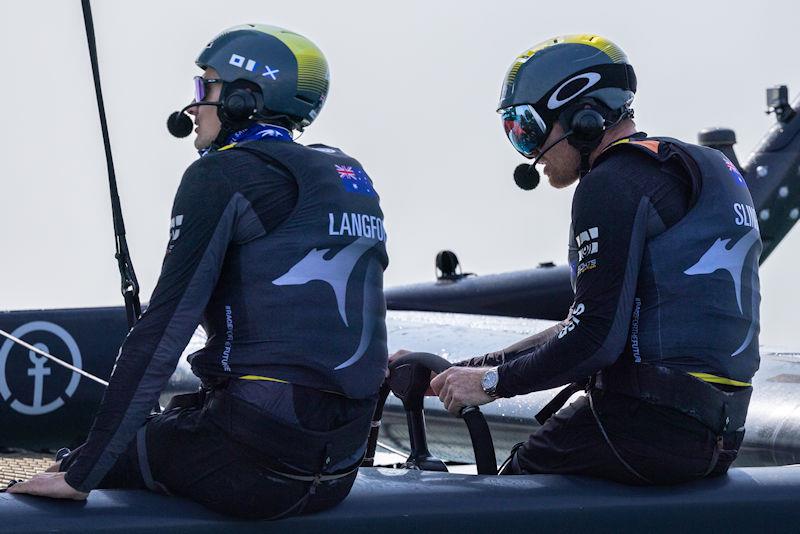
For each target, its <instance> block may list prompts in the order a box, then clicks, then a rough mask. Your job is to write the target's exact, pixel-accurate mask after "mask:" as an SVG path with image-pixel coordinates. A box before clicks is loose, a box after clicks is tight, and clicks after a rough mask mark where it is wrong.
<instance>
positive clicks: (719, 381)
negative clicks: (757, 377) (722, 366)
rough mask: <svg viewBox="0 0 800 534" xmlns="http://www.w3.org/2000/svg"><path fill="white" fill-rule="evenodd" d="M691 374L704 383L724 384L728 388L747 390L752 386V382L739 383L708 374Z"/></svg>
mask: <svg viewBox="0 0 800 534" xmlns="http://www.w3.org/2000/svg"><path fill="white" fill-rule="evenodd" d="M689 374H690V375H692V376H693V377H695V378H699V379H700V380H702V381H703V382H710V383H712V384H724V385H726V386H737V387H741V388H746V387H748V386H750V385H751V384H750V382H739V381H738V380H732V379H730V378H725V377H722V376H716V375H711V374H708V373H689Z"/></svg>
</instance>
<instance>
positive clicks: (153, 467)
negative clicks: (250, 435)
mask: <svg viewBox="0 0 800 534" xmlns="http://www.w3.org/2000/svg"><path fill="white" fill-rule="evenodd" d="M79 454H80V448H77V449H75V450H74V451H72V453H70V455H69V456H67V457H66V458H65V459H64V460H63V461H62V464H61V470H62V471H65V470H66V469H68V468H69V465H70V464H71V461H73V460H74V458H76V457H77V456H78V455H79ZM355 477H356V472H355V471H353V472H352V473H350V474H348V475H347V476H344V477H342V478H339V479H336V480H331V481H326V482H323V483H321V484H320V485H319V486H318V487H317V488H315V491H314V493H313V495H310V496H308V498H307V499H306V501H305V502H304V503H303V504H302V506H298V507H297V508H295V509H293V510H292V511H291V512H290V513H289V514H287V515H294V514H297V513H310V512H315V511H319V510H324V509H326V508H330V507H332V506H335V505H336V504H338V503H339V502H341V501H342V500H343V499H344V498H345V497H346V496H347V495H348V493H349V492H350V488H351V487H352V485H353V482H354V481H355ZM98 488H130V489H151V490H155V491H160V492H162V493H167V494H171V495H179V496H182V497H186V498H189V499H191V500H194V501H196V502H199V503H200V504H203V505H205V506H206V507H208V508H210V509H212V510H214V511H217V512H220V513H222V514H226V515H232V516H237V517H242V518H250V519H265V518H272V517H274V516H276V515H278V514H281V513H283V512H285V511H286V510H289V509H290V508H292V506H294V505H295V504H297V503H298V502H300V501H301V500H302V499H304V497H306V496H307V495H308V493H309V489H310V482H305V481H298V480H291V479H289V478H286V477H282V476H279V475H277V474H276V473H275V472H274V471H273V470H271V469H270V468H269V465H268V464H267V463H265V462H263V461H260V459H259V453H258V452H257V451H255V450H252V449H250V448H249V447H247V446H246V445H243V444H242V443H240V442H237V441H234V440H232V439H231V438H230V437H228V436H227V435H226V433H225V432H223V431H222V430H220V428H219V427H218V426H217V425H215V424H214V423H213V422H211V420H210V418H209V417H208V416H207V414H205V413H204V410H203V408H202V406H189V407H179V408H171V409H168V410H166V411H164V412H162V413H160V414H157V415H153V416H151V417H150V418H149V419H148V420H147V423H146V424H145V426H143V427H142V429H141V430H140V431H139V433H138V434H137V436H136V439H134V440H133V441H132V442H131V444H130V445H129V446H128V448H127V450H126V451H125V452H124V453H123V454H121V455H120V456H119V458H118V459H117V461H116V463H115V464H114V466H113V467H112V468H111V470H110V471H109V472H108V474H106V476H105V477H104V478H103V480H102V482H101V483H100V485H99V486H98Z"/></svg>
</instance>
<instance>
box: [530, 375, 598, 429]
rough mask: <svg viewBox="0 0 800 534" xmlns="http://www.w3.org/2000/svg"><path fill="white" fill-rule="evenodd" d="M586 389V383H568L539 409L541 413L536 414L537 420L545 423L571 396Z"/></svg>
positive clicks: (541, 423)
mask: <svg viewBox="0 0 800 534" xmlns="http://www.w3.org/2000/svg"><path fill="white" fill-rule="evenodd" d="M584 389H586V383H583V384H581V383H579V382H574V383H572V384H570V385H568V386H567V387H565V388H564V389H562V390H561V391H559V392H558V393H557V394H556V396H555V397H553V400H551V401H550V402H548V403H547V404H545V405H544V408H542V409H541V410H539V413H537V414H536V416H535V418H536V421H538V422H539V424H540V425H543V424H544V423H545V421H547V420H548V419H550V417H552V416H553V414H554V413H556V412H557V411H558V410H560V409H561V407H562V406H564V405H565V404H566V403H567V401H568V400H569V398H570V397H572V396H573V395H574V394H575V393H577V392H579V391H583V390H584Z"/></svg>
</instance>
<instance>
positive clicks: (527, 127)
mask: <svg viewBox="0 0 800 534" xmlns="http://www.w3.org/2000/svg"><path fill="white" fill-rule="evenodd" d="M500 114H501V117H502V120H503V129H504V130H505V132H506V136H508V140H509V141H511V144H512V145H513V146H514V148H516V149H517V152H519V153H520V154H522V155H523V156H525V157H526V158H532V157H533V155H534V154H533V153H534V151H535V150H536V149H538V148H539V147H541V146H542V144H543V143H544V141H545V139H547V135H548V134H549V133H550V131H549V130H550V129H549V128H548V127H547V125H546V124H545V122H544V120H543V119H542V117H541V116H540V115H539V113H537V112H536V110H535V109H534V108H533V106H532V105H530V104H519V105H517V106H511V107H507V108H505V109H502V110H500Z"/></svg>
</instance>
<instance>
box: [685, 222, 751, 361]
mask: <svg viewBox="0 0 800 534" xmlns="http://www.w3.org/2000/svg"><path fill="white" fill-rule="evenodd" d="M730 242H731V240H730V239H719V238H718V239H717V240H716V241H714V243H713V244H712V245H711V247H709V249H708V250H707V251H706V252H705V253H704V254H703V255H702V256H701V257H700V259H699V260H697V263H695V264H694V265H692V266H691V267H689V268H688V269H686V270H685V271H684V274H687V275H689V276H695V275H703V274H711V273H714V272H716V271H718V270H720V269H721V270H725V271H727V272H728V274H730V276H731V279H732V281H733V290H734V292H735V293H736V304H737V305H738V307H739V313H740V314H742V315H744V311H743V308H742V271H744V264H745V261H746V260H747V257H748V255H749V253H750V251H751V250H752V249H753V247H754V246H756V245H757V244H758V243H759V233H758V230H757V229H755V228H753V229H751V230H750V231H748V232H747V233H746V234H745V235H744V236H742V237H741V238H740V239H739V240H738V241H737V242H736V243H735V244H734V245H733V246H732V247H731V248H728V246H727V245H728V243H730ZM757 261H758V255H756V257H755V259H753V262H754V263H755V262H757ZM752 273H753V284H752V285H753V289H754V291H753V295H752V301H751V304H752V307H753V317H752V320H751V323H750V329H749V331H748V333H747V336H746V337H745V340H744V342H743V343H742V345H741V346H740V347H739V348H738V349H737V350H736V351H734V353H733V354H731V356H736V355H737V354H741V353H742V351H744V349H746V348H747V347H748V346H749V345H750V342H751V341H752V340H753V336H754V335H755V328H756V318H757V312H758V296H757V295H756V294H755V290H756V288H757V287H758V279H757V276H758V266H757V265H754V266H753V268H752Z"/></svg>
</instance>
